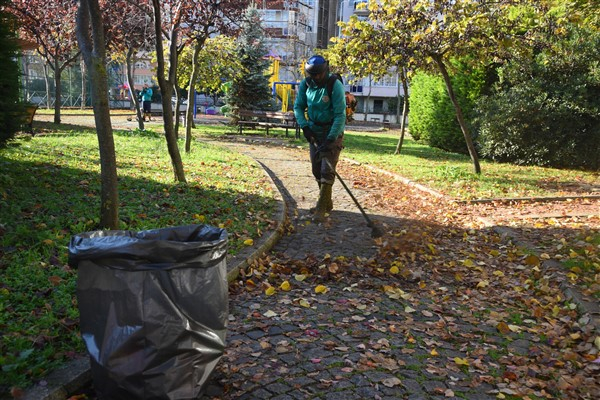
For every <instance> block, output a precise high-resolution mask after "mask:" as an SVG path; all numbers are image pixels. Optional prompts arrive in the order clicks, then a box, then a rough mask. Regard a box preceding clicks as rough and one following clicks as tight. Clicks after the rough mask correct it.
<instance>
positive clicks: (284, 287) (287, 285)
mask: <svg viewBox="0 0 600 400" xmlns="http://www.w3.org/2000/svg"><path fill="white" fill-rule="evenodd" d="M279 288H280V289H281V290H283V291H284V292H289V291H290V289H291V288H292V286H291V285H290V283H289V282H288V281H283V282H282V283H281V285H279Z"/></svg>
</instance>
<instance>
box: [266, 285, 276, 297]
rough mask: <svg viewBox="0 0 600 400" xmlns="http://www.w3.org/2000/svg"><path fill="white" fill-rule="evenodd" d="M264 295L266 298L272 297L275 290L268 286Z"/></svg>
mask: <svg viewBox="0 0 600 400" xmlns="http://www.w3.org/2000/svg"><path fill="white" fill-rule="evenodd" d="M265 294H266V295H267V296H272V295H274V294H275V288H274V287H273V286H269V287H268V288H267V290H265Z"/></svg>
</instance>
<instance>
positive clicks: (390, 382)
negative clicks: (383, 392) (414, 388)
mask: <svg viewBox="0 0 600 400" xmlns="http://www.w3.org/2000/svg"><path fill="white" fill-rule="evenodd" d="M381 383H383V385H384V386H387V387H394V386H398V385H400V384H401V383H402V381H401V380H400V379H398V378H396V377H393V378H386V379H384V380H382V381H381Z"/></svg>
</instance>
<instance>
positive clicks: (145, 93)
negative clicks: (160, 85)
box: [142, 88, 152, 101]
mask: <svg viewBox="0 0 600 400" xmlns="http://www.w3.org/2000/svg"><path fill="white" fill-rule="evenodd" d="M142 100H143V101H152V89H150V88H144V89H142Z"/></svg>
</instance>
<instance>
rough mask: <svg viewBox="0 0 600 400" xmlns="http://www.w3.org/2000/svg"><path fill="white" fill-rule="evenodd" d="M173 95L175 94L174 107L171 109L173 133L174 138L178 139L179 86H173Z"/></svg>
mask: <svg viewBox="0 0 600 400" xmlns="http://www.w3.org/2000/svg"><path fill="white" fill-rule="evenodd" d="M173 93H174V94H175V107H173V118H174V120H173V121H174V125H173V131H174V132H175V137H179V108H180V106H181V89H180V88H179V85H177V84H175V86H173ZM171 104H173V102H171Z"/></svg>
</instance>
